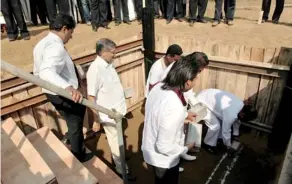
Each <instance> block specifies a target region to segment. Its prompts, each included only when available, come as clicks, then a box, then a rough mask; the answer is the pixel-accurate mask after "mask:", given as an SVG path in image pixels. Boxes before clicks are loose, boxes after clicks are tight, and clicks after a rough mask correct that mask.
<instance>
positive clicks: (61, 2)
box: [56, 0, 71, 14]
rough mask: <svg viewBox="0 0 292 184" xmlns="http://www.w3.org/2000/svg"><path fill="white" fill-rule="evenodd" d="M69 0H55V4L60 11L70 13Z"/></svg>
mask: <svg viewBox="0 0 292 184" xmlns="http://www.w3.org/2000/svg"><path fill="white" fill-rule="evenodd" d="M68 1H69V0H57V1H56V2H57V5H58V8H59V12H60V13H65V14H70V11H71V10H70V6H69V2H68Z"/></svg>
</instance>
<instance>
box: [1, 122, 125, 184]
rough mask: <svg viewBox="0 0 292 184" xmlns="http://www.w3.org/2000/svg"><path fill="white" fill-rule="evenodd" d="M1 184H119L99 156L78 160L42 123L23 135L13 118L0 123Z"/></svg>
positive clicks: (116, 177)
mask: <svg viewBox="0 0 292 184" xmlns="http://www.w3.org/2000/svg"><path fill="white" fill-rule="evenodd" d="M1 144H2V149H1V161H2V162H1V183H2V184H19V183H22V184H55V183H59V184H71V183H72V184H73V183H74V184H97V183H99V184H120V183H123V181H122V179H121V178H120V177H118V176H117V175H116V174H115V173H114V172H113V171H112V170H111V169H110V168H109V167H108V166H107V165H105V164H104V163H103V162H102V161H101V160H100V159H99V158H98V157H94V158H92V159H91V160H90V161H88V162H85V163H81V162H79V161H78V160H77V159H76V158H75V157H74V156H73V154H72V153H71V152H70V150H68V148H67V147H66V146H65V145H64V144H63V143H62V142H61V141H60V140H59V139H58V138H57V137H56V136H55V135H54V134H53V132H52V131H51V130H50V129H49V128H47V127H43V128H40V129H38V130H36V131H35V132H33V133H31V134H28V135H27V136H25V135H24V134H23V132H22V131H21V130H20V129H19V127H18V126H17V125H16V123H15V122H14V121H13V119H12V118H8V119H6V120H5V121H4V122H2V125H1Z"/></svg>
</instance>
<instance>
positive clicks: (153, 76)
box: [145, 44, 183, 98]
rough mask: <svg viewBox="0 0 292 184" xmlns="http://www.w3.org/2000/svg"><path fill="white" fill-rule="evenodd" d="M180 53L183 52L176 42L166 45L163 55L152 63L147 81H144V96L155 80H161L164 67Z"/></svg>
mask: <svg viewBox="0 0 292 184" xmlns="http://www.w3.org/2000/svg"><path fill="white" fill-rule="evenodd" d="M182 53H183V51H182V48H181V47H180V46H179V45H177V44H173V45H170V46H169V47H168V49H167V51H166V54H165V56H164V57H162V58H160V59H159V60H157V61H155V63H154V64H153V65H152V67H151V69H150V71H149V74H148V78H147V82H146V87H145V97H146V98H147V95H148V93H149V91H150V89H151V88H152V87H153V85H155V84H156V83H157V82H160V81H162V76H163V74H164V71H165V70H166V68H167V67H168V66H169V65H171V64H172V63H174V62H175V61H177V60H179V59H180V57H181V55H182Z"/></svg>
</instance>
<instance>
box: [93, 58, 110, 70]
mask: <svg viewBox="0 0 292 184" xmlns="http://www.w3.org/2000/svg"><path fill="white" fill-rule="evenodd" d="M96 59H97V61H98V62H100V65H101V66H103V67H104V68H108V67H113V64H112V63H111V64H109V63H108V62H106V61H105V60H104V59H102V58H101V57H100V56H97V57H96Z"/></svg>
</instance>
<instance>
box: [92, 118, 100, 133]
mask: <svg viewBox="0 0 292 184" xmlns="http://www.w3.org/2000/svg"><path fill="white" fill-rule="evenodd" d="M99 130H100V124H99V123H97V122H96V121H94V122H93V124H92V131H94V132H98V131H99Z"/></svg>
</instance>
